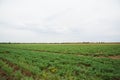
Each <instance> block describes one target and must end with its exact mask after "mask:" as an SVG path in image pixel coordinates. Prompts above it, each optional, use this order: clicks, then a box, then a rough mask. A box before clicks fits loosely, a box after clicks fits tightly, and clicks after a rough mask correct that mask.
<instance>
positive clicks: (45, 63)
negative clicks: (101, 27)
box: [0, 44, 120, 80]
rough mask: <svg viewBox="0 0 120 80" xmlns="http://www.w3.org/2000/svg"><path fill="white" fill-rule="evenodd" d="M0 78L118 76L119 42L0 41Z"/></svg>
mask: <svg viewBox="0 0 120 80" xmlns="http://www.w3.org/2000/svg"><path fill="white" fill-rule="evenodd" d="M0 80H120V44H0Z"/></svg>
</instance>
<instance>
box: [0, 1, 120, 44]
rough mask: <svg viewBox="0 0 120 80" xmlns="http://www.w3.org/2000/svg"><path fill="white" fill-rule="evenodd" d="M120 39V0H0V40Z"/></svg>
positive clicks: (68, 40)
mask: <svg viewBox="0 0 120 80" xmlns="http://www.w3.org/2000/svg"><path fill="white" fill-rule="evenodd" d="M9 41H10V42H79V41H120V0H0V42H9Z"/></svg>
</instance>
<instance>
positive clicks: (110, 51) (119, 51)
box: [0, 44, 120, 56]
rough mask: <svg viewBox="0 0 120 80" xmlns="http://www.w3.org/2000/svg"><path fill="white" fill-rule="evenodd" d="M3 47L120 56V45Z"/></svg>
mask: <svg viewBox="0 0 120 80" xmlns="http://www.w3.org/2000/svg"><path fill="white" fill-rule="evenodd" d="M0 46H1V47H9V48H14V49H24V50H31V51H41V52H54V53H64V54H75V55H89V56H114V55H120V45H119V44H85V45H75V44H69V45H68V44H1V45H0Z"/></svg>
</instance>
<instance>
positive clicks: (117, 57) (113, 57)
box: [108, 55, 120, 59]
mask: <svg viewBox="0 0 120 80" xmlns="http://www.w3.org/2000/svg"><path fill="white" fill-rule="evenodd" d="M108 58H111V59H120V55H117V56H109V57H108Z"/></svg>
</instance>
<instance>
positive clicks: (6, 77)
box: [0, 69, 13, 80]
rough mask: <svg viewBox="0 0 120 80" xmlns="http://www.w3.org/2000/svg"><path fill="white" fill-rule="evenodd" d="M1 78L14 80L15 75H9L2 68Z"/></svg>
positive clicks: (0, 71)
mask: <svg viewBox="0 0 120 80" xmlns="http://www.w3.org/2000/svg"><path fill="white" fill-rule="evenodd" d="M0 78H1V79H4V78H5V80H13V76H8V75H7V74H6V72H5V71H3V70H1V69H0Z"/></svg>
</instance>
